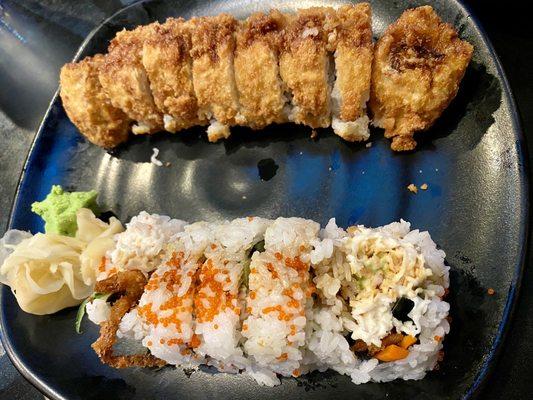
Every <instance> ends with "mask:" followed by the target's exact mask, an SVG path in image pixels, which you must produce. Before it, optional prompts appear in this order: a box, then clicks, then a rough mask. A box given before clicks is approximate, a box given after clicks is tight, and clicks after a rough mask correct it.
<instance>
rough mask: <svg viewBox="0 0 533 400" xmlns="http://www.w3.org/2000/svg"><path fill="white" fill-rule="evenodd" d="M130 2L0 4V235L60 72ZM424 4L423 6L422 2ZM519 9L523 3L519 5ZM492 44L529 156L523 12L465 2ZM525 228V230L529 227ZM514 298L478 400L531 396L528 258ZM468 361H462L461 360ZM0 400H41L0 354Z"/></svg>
mask: <svg viewBox="0 0 533 400" xmlns="http://www.w3.org/2000/svg"><path fill="white" fill-rule="evenodd" d="M130 3H132V1H131V0H91V1H71V0H19V1H16V2H14V1H11V0H0V233H1V232H3V231H4V229H5V228H6V227H7V219H8V216H9V210H10V207H11V202H12V199H13V196H14V193H15V189H16V185H17V182H18V178H19V175H20V171H21V170H22V165H23V162H24V159H25V157H26V154H27V151H28V149H29V146H30V143H31V140H32V138H33V135H34V133H35V130H36V128H37V125H38V124H39V121H40V119H41V117H42V115H43V114H44V111H45V110H46V108H47V106H48V103H49V101H50V99H51V98H52V95H53V94H54V92H55V90H56V89H57V74H58V71H59V68H60V67H61V65H62V64H64V63H65V62H67V61H69V60H71V59H72V57H73V56H74V53H75V52H76V50H77V48H78V47H79V45H80V44H81V42H82V41H83V39H84V37H85V36H87V34H88V33H89V32H90V31H91V30H92V29H93V28H94V27H95V26H97V25H98V24H99V23H100V22H102V20H103V19H105V18H106V17H107V16H109V15H111V14H112V13H114V12H115V11H117V10H118V9H120V8H122V7H124V6H125V5H127V4H130ZM428 3H431V2H430V1H428ZM524 3H525V2H524ZM466 4H467V5H468V6H469V7H470V9H471V10H472V13H473V15H474V16H476V17H477V18H478V19H479V20H480V21H481V24H482V25H483V27H484V28H485V30H486V31H487V33H488V36H489V38H490V39H491V40H492V43H493V45H494V47H495V48H496V51H497V53H498V55H499V57H500V59H501V62H502V64H503V67H504V69H505V71H506V73H507V77H508V79H509V82H510V84H511V87H512V89H513V90H514V95H515V99H516V101H517V104H518V107H519V111H520V114H521V118H522V123H523V125H522V126H523V129H524V133H525V135H526V137H527V141H528V145H529V146H528V147H530V149H529V154H530V165H532V163H531V155H532V154H533V149H532V148H531V146H532V145H533V113H532V112H531V111H532V110H533V68H532V67H531V65H530V64H531V62H532V61H533V29H532V28H531V26H530V25H529V24H530V23H531V18H530V13H528V12H527V10H526V6H525V4H520V2H517V1H509V2H508V3H505V4H504V3H502V2H496V1H493V0H469V1H466ZM531 226H532V227H533V224H531ZM529 250H530V251H529V256H528V259H527V261H526V268H525V272H524V279H523V282H522V291H521V295H520V298H519V301H518V305H517V309H516V311H515V316H514V319H513V321H512V324H511V326H510V329H509V333H508V336H507V339H506V341H505V345H504V347H503V351H502V354H501V356H500V358H499V360H498V363H497V365H496V367H495V369H494V372H493V374H492V376H491V377H490V379H489V381H488V385H487V387H486V388H485V390H484V392H483V393H482V395H481V396H480V397H481V398H483V399H501V398H508V399H530V398H532V395H531V392H532V391H533V378H532V377H531V371H533V340H531V338H533V318H531V317H530V310H533V271H531V270H530V268H529V264H530V263H531V250H532V245H531V244H530V246H529ZM467 356H468V355H467V354H465V357H467ZM0 398H2V399H4V398H5V399H42V395H41V394H39V392H38V391H37V390H36V389H34V388H33V387H32V386H31V385H30V384H29V383H27V382H26V381H25V380H24V378H22V376H21V375H20V374H19V373H18V372H17V371H16V370H15V368H14V367H13V366H12V365H11V363H10V361H9V359H8V358H7V356H6V355H5V353H4V350H3V349H2V348H1V346H0Z"/></svg>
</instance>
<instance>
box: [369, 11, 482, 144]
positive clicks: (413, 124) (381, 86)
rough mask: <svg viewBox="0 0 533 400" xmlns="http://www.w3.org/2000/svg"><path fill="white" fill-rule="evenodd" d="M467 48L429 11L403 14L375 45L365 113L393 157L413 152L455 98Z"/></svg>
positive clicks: (469, 48)
mask: <svg viewBox="0 0 533 400" xmlns="http://www.w3.org/2000/svg"><path fill="white" fill-rule="evenodd" d="M472 52H473V47H472V45H470V44H469V43H467V42H465V41H463V40H461V39H459V37H458V35H457V32H456V31H455V29H454V28H453V27H452V26H451V25H449V24H446V23H443V22H442V21H441V19H440V18H439V17H438V15H437V14H436V13H435V11H434V10H433V8H431V7H430V6H424V7H419V8H415V9H412V10H407V11H405V12H404V13H403V14H402V16H401V17H400V18H399V19H398V21H396V22H395V23H394V24H392V25H390V26H389V28H388V29H387V30H386V32H385V34H384V35H383V37H381V39H380V40H379V41H378V43H377V45H376V51H375V56H374V62H373V66H372V88H371V97H370V108H371V110H372V113H373V116H374V125H376V126H378V127H381V128H384V129H385V136H386V137H388V138H392V144H391V148H392V149H393V150H396V151H405V150H413V149H414V148H415V147H416V141H415V140H414V138H413V135H414V133H415V132H417V131H422V130H425V129H428V128H429V127H430V126H431V125H432V124H433V123H434V122H435V120H436V119H437V118H438V117H439V116H440V115H441V113H442V111H443V110H444V109H445V108H446V107H447V106H448V104H449V103H450V101H451V100H452V99H453V98H454V97H455V95H456V94H457V90H458V89H459V83H460V82H461V79H462V78H463V76H464V73H465V71H466V67H467V66H468V63H469V62H470V59H471V57H472Z"/></svg>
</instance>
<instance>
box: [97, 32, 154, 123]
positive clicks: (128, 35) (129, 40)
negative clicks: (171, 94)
mask: <svg viewBox="0 0 533 400" xmlns="http://www.w3.org/2000/svg"><path fill="white" fill-rule="evenodd" d="M153 29H154V24H150V25H146V26H140V27H138V28H136V29H134V30H132V31H126V30H124V31H121V32H119V33H117V35H116V37H115V38H114V39H113V40H112V41H111V44H110V45H109V53H108V54H107V55H106V56H105V61H104V63H103V65H102V68H101V69H100V75H99V78H100V83H101V84H102V86H103V88H104V90H105V92H106V94H107V96H108V97H109V99H110V100H111V103H112V104H113V105H114V106H115V107H117V108H120V109H121V110H122V111H124V112H125V113H126V114H127V115H128V116H129V117H130V118H131V119H132V120H134V121H137V126H136V127H134V128H133V133H136V134H140V133H153V132H157V131H159V130H161V129H163V116H162V114H161V112H160V111H159V110H158V108H157V106H156V104H155V102H154V98H153V96H152V92H151V90H150V84H149V81H148V77H147V74H146V71H145V69H144V66H143V64H142V49H143V44H144V42H145V41H146V40H147V39H149V38H150V35H151V34H153Z"/></svg>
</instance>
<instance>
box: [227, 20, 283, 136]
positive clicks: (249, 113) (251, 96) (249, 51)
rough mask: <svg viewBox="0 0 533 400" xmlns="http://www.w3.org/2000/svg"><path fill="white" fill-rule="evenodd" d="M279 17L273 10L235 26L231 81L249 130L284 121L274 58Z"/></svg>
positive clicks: (276, 54)
mask: <svg viewBox="0 0 533 400" xmlns="http://www.w3.org/2000/svg"><path fill="white" fill-rule="evenodd" d="M283 20H284V16H283V15H282V14H281V13H280V12H279V11H277V10H273V11H271V12H270V14H263V13H256V14H253V15H251V16H250V17H248V19H246V20H245V21H243V22H241V23H240V24H239V27H238V29H237V33H236V38H237V48H236V49H235V60H234V65H235V81H236V83H237V89H238V91H239V102H240V105H241V113H242V115H243V117H244V119H245V122H244V124H245V125H246V126H249V127H250V128H252V129H261V128H264V127H265V126H267V125H270V124H272V123H281V122H286V121H287V116H286V112H285V111H286V110H285V106H286V102H287V99H286V97H285V95H284V90H283V83H282V81H281V78H280V75H279V60H278V57H279V46H280V44H281V39H282V26H283Z"/></svg>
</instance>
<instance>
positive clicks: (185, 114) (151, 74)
mask: <svg viewBox="0 0 533 400" xmlns="http://www.w3.org/2000/svg"><path fill="white" fill-rule="evenodd" d="M153 30H154V32H153V34H151V35H150V37H149V39H148V40H146V41H145V42H144V45H143V49H142V63H143V65H144V68H145V70H146V73H147V75H148V78H149V81H150V88H151V90H152V94H153V96H154V101H155V104H156V106H157V108H158V109H159V110H160V111H161V112H162V113H163V122H164V128H165V130H166V131H169V132H172V133H175V132H177V131H180V130H182V129H187V128H190V127H192V126H195V125H203V124H205V122H206V121H205V120H203V119H200V118H198V102H197V101H196V96H195V94H194V87H193V82H192V59H191V57H190V54H189V52H190V49H191V36H190V32H189V29H188V28H187V24H186V22H185V20H183V19H182V18H178V19H176V18H169V19H167V21H166V22H165V23H164V24H158V23H155V24H153Z"/></svg>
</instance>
